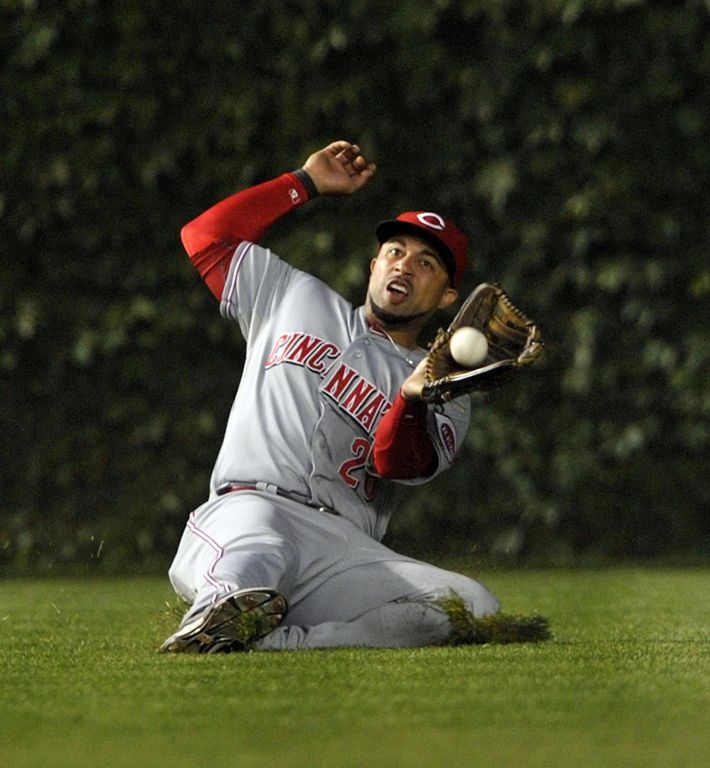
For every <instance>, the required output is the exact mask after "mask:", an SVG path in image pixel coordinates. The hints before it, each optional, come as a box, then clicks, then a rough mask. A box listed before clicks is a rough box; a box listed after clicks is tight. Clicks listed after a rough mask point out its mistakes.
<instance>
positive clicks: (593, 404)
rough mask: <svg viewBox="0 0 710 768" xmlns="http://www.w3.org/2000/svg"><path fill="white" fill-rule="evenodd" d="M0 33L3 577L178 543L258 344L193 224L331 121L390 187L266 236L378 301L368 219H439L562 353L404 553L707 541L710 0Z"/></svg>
mask: <svg viewBox="0 0 710 768" xmlns="http://www.w3.org/2000/svg"><path fill="white" fill-rule="evenodd" d="M0 44H1V45H0V51H1V52H2V53H1V54H0V55H1V56H2V66H1V67H0V92H1V93H2V104H3V118H2V120H1V121H0V146H2V151H1V152H0V226H1V229H0V233H1V234H2V238H1V241H0V242H2V249H3V252H2V259H1V261H0V387H1V390H0V391H1V392H2V399H1V400H0V423H1V425H2V429H0V450H1V452H2V453H1V457H2V465H1V466H0V504H1V505H2V506H1V507H0V566H2V567H5V568H13V569H16V570H39V571H46V570H51V569H53V568H59V567H60V566H61V567H67V566H72V565H80V566H81V567H84V566H87V565H88V566H89V567H91V566H93V565H96V566H98V567H102V568H105V569H108V570H119V569H123V568H127V567H141V568H153V567H156V566H160V567H162V566H163V565H164V564H165V562H166V561H167V559H168V558H169V557H170V555H171V554H172V551H173V550H174V548H175V546H176V543H177V539H178V537H179V534H180V531H181V529H182V525H183V521H184V519H185V516H186V514H187V512H188V511H189V509H190V508H191V507H193V506H195V505H196V504H198V503H200V502H201V501H202V500H203V499H204V498H205V496H206V491H207V483H208V478H209V472H210V468H211V463H212V461H213V459H214V456H215V454H216V451H217V448H218V446H219V441H220V436H221V430H222V427H223V424H224V421H225V418H226V415H227V412H228V409H229V406H230V403H231V400H232V397H233V393H234V390H235V388H236V385H237V383H238V380H239V374H240V370H241V363H242V356H243V344H242V342H241V340H240V339H239V338H238V336H237V334H236V333H235V331H234V329H232V328H231V327H228V326H226V325H225V323H224V322H223V321H222V320H221V319H220V317H219V315H218V312H217V308H216V304H215V302H214V300H213V299H212V297H211V295H210V294H209V292H208V291H207V289H206V288H205V287H204V286H203V285H202V284H201V282H200V280H199V278H198V276H197V275H196V273H194V272H193V271H192V268H191V267H190V265H189V263H188V262H187V259H186V258H185V257H184V255H183V253H182V249H181V246H180V242H179V230H180V227H181V226H182V224H183V223H185V222H186V221H187V220H189V219H190V218H191V217H193V216H194V215H196V214H197V213H199V212H200V211H201V210H202V209H204V208H205V207H207V206H208V205H210V204H211V203H212V202H214V201H216V200H217V199H219V198H221V197H223V196H225V195H226V194H228V193H230V192H231V191H233V190H235V189H237V188H241V187H243V186H245V185H248V184H251V183H254V182H256V181H259V180H262V179H264V178H268V177H270V176H273V175H276V174H278V173H280V172H281V171H283V170H287V169H290V168H292V167H294V166H296V165H298V164H300V163H301V162H302V161H303V160H304V159H305V157H306V156H307V155H308V153H309V152H310V151H312V150H313V149H315V148H317V147H319V146H322V145H323V144H325V143H326V142H327V141H329V140H331V139H333V138H340V137H344V138H352V139H354V140H357V141H358V142H360V143H361V145H362V146H363V148H364V149H365V150H366V152H367V154H368V155H369V156H371V157H372V159H373V160H375V161H376V162H377V163H378V166H379V169H380V170H379V173H378V176H377V177H376V179H375V180H374V181H373V182H372V184H370V185H369V186H368V187H367V188H366V190H365V191H363V192H362V193H361V194H360V195H358V196H356V197H354V198H350V199H347V200H338V201H332V200H321V201H318V202H317V203H315V204H313V205H312V206H310V207H309V208H308V209H304V210H301V211H299V212H298V213H297V214H295V215H294V216H293V217H292V218H291V219H290V220H287V221H285V222H282V223H280V224H279V225H278V226H276V227H275V228H274V230H273V231H272V232H271V233H270V235H269V237H268V242H269V244H270V245H272V246H273V247H274V248H275V249H276V250H277V251H278V252H279V253H281V254H283V255H285V256H287V257H288V258H289V259H290V260H291V261H292V262H293V263H295V264H297V265H299V266H303V267H306V268H308V269H312V270H314V271H317V272H318V273H319V274H320V275H322V276H323V277H324V278H325V279H326V280H328V281H329V282H330V283H331V284H333V285H334V286H335V287H336V288H338V289H339V290H341V291H343V292H344V293H345V294H346V295H347V296H348V297H349V298H350V299H352V300H353V301H359V300H360V298H361V296H362V291H363V286H364V275H365V268H366V262H367V260H368V258H369V257H370V255H371V254H372V252H373V247H374V245H373V242H374V237H373V227H374V224H375V223H376V222H377V221H379V220H380V219H381V218H384V217H387V216H389V215H391V214H393V213H396V212H397V211H399V210H402V209H407V208H418V207H423V208H433V209H441V210H443V211H445V212H448V213H450V214H451V215H453V216H454V217H456V218H458V219H459V220H460V221H461V223H462V224H463V225H464V226H465V227H466V228H467V229H468V230H469V232H470V234H471V236H472V243H473V248H472V252H473V270H472V273H471V275H470V277H469V280H468V282H467V284H466V285H465V286H464V289H465V290H468V289H469V288H471V287H472V286H473V285H474V284H475V283H476V282H480V281H482V280H498V281H500V282H501V283H503V284H504V285H505V287H506V289H507V290H508V291H509V292H510V293H511V295H512V296H513V298H514V299H515V300H516V301H517V302H518V303H519V304H520V305H521V306H522V307H524V309H525V310H526V312H528V313H529V314H530V315H531V316H533V317H534V318H536V319H537V320H539V321H540V322H541V323H542V325H543V327H544V329H545V334H546V337H547V342H548V344H547V351H546V353H545V356H544V358H543V361H542V362H541V363H539V364H536V366H535V367H534V369H532V370H531V371H530V372H529V374H527V375H526V376H524V377H521V380H520V381H519V382H515V383H514V384H513V385H511V386H510V387H509V388H507V389H506V390H503V391H501V392H499V393H497V394H496V395H495V396H493V397H492V398H491V399H490V400H488V401H482V402H480V403H477V404H476V408H475V414H474V422H473V427H472V430H471V433H470V436H469V440H468V442H467V445H466V446H465V449H464V453H463V455H462V457H461V460H460V461H459V465H458V467H457V468H456V469H455V471H454V472H453V473H449V474H448V475H447V476H446V478H442V479H441V480H439V481H437V482H435V483H433V484H431V485H430V486H427V487H425V488H422V489H421V490H420V491H419V492H418V493H417V495H416V497H415V499H414V500H413V501H412V502H411V503H409V504H408V505H406V507H405V508H403V510H402V513H401V514H400V515H399V516H398V517H397V518H396V519H395V521H394V523H393V527H392V531H391V536H390V538H391V541H392V543H393V544H396V545H397V546H400V547H404V548H407V549H408V550H410V551H418V552H420V553H424V552H425V551H426V549H427V548H431V549H434V550H437V549H438V550H444V549H451V548H455V549H457V550H459V551H462V552H464V553H471V552H473V553H475V554H477V555H479V556H484V555H485V556H490V557H493V558H508V559H520V558H533V559H536V560H549V561H556V562H559V561H564V562H573V561H575V560H577V559H578V558H580V557H600V556H603V557H612V558H616V557H623V556H629V555H630V556H635V557H647V556H659V555H662V556H681V555H682V556H707V554H708V543H709V542H710V515H709V509H708V508H709V506H710V488H709V485H708V479H707V475H708V471H707V467H708V457H709V450H708V449H709V447H710V445H709V442H710V441H709V436H710V425H709V424H708V409H709V395H708V393H709V389H708V378H709V374H710V337H709V334H708V323H707V314H708V313H707V307H708V297H709V296H710V266H709V262H708V243H709V241H710V238H709V237H708V234H709V233H708V227H709V224H708V222H709V221H710V218H709V217H708V211H709V210H710V205H709V203H710V199H709V198H710V195H709V194H708V185H707V183H706V180H707V179H708V178H710V144H709V143H708V141H707V128H706V127H707V125H708V124H710V114H709V113H710V85H709V84H710V12H709V11H708V9H707V5H706V4H705V3H703V2H701V0H687V1H686V2H682V3H659V2H643V1H638V2H633V1H630V0H627V1H624V0H616V2H611V1H603V0H586V2H585V1H584V0H545V1H544V2H541V1H539V0H529V2H525V3H520V2H516V3H513V2H510V1H507V0H504V1H502V2H501V0H467V1H466V0H464V1H463V2H459V3H452V2H446V1H445V0H441V1H439V2H423V0H422V1H421V2H420V1H418V0H417V1H416V2H413V1H412V0H406V1H405V0H401V1H398V2H392V3H376V2H374V0H353V1H352V2H350V3H347V4H343V3H336V2H335V1H334V0H326V1H325V2H324V1H323V0H319V2H315V1H311V0H302V1H301V2H295V0H261V1H260V2H258V3H257V2H245V3H221V2H220V3H213V4H207V5H204V4H199V3H194V2H191V1H190V2H187V0H178V1H177V2H175V3H173V4H172V5H171V6H170V7H167V6H165V4H158V3H154V2H151V1H150V0H149V1H148V2H141V3H138V2H135V1H134V0H127V2H122V3H110V2H107V1H106V0H93V1H92V0H71V1H70V2H65V3H42V4H40V3H36V2H33V1H31V0H30V1H27V2H18V1H15V2H12V1H10V0H6V2H4V3H3V4H2V24H1V25H0ZM255 406H256V404H255Z"/></svg>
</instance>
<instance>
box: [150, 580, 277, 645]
mask: <svg viewBox="0 0 710 768" xmlns="http://www.w3.org/2000/svg"><path fill="white" fill-rule="evenodd" d="M287 610H288V603H287V602H286V598H285V597H284V596H283V595H282V594H281V593H280V592H276V591H275V590H273V589H262V588H252V589H239V590H237V591H236V592H231V593H230V594H228V595H226V596H225V597H223V598H221V599H220V600H218V601H217V602H216V603H214V604H213V605H211V606H209V607H208V608H206V609H205V610H204V611H202V613H200V614H199V615H198V616H195V617H194V618H193V619H191V620H190V621H188V622H187V623H186V624H185V625H184V626H181V627H180V628H179V629H178V631H177V632H175V634H173V635H170V637H169V638H168V639H167V640H166V641H165V642H164V643H163V644H162V645H161V646H160V653H231V652H232V651H241V650H243V649H244V648H246V647H247V646H248V645H249V644H250V643H253V642H254V641H255V640H259V639H260V638H262V637H264V635H268V634H269V632H271V630H272V629H275V628H276V627H278V625H279V624H280V623H281V622H282V621H283V620H284V617H285V616H286V612H287Z"/></svg>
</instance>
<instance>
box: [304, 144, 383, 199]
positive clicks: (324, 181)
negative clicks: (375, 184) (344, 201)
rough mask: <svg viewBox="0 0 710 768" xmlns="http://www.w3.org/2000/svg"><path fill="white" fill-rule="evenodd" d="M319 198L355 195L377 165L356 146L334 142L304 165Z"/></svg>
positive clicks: (313, 155) (314, 154)
mask: <svg viewBox="0 0 710 768" xmlns="http://www.w3.org/2000/svg"><path fill="white" fill-rule="evenodd" d="M303 170H304V171H306V172H307V173H308V174H309V176H310V177H311V178H312V179H313V183H314V184H315V185H316V189H317V190H318V192H319V193H320V194H321V195H331V196H336V197H337V196H341V195H351V194H352V193H353V192H357V190H358V189H361V188H362V187H363V186H364V185H365V184H367V182H368V181H369V180H370V179H371V178H372V176H373V175H374V173H375V171H376V170H377V166H376V165H375V164H374V163H369V162H368V161H367V160H366V159H365V157H364V156H363V154H362V153H361V151H360V147H359V146H358V145H357V144H352V143H351V142H349V141H334V142H332V143H331V144H328V146H327V147H324V148H323V149H320V150H318V152H314V153H313V154H312V155H311V156H310V157H309V158H308V160H306V162H305V164H304V165H303Z"/></svg>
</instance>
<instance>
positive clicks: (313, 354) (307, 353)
mask: <svg viewBox="0 0 710 768" xmlns="http://www.w3.org/2000/svg"><path fill="white" fill-rule="evenodd" d="M340 354H341V351H340V349H339V348H338V347H337V346H335V344H333V343H331V342H329V341H324V340H323V339H321V338H319V337H318V336H313V335H312V334H310V333H304V332H303V331H293V332H291V333H284V334H281V335H280V336H279V337H278V338H277V339H276V341H275V343H274V346H273V348H272V349H271V352H269V354H268V355H267V357H266V360H265V361H264V368H267V369H268V368H273V367H274V366H276V365H281V364H283V363H290V364H293V365H298V366H301V367H305V368H308V369H309V370H310V371H313V372H314V373H317V374H318V375H320V376H321V377H322V378H324V380H325V383H324V385H323V388H322V392H323V394H325V395H327V396H328V397H329V398H330V399H331V400H333V402H334V403H335V404H336V405H337V407H338V408H339V409H340V410H341V411H343V412H344V413H346V414H347V415H348V416H349V417H350V418H352V419H353V420H354V421H355V422H356V423H357V424H359V425H360V426H361V427H362V428H363V429H364V430H365V432H367V433H368V434H370V435H371V434H372V433H373V432H374V429H375V427H376V426H377V423H378V421H379V419H380V418H381V416H382V415H383V414H384V413H385V412H386V411H387V409H388V408H389V407H390V406H391V403H390V401H389V400H388V399H387V396H386V395H385V393H384V392H382V391H380V390H379V389H377V387H376V386H375V385H374V384H373V383H372V382H370V381H368V380H367V379H366V378H365V377H364V376H362V375H361V374H360V373H358V371H356V370H355V369H354V368H351V367H350V366H349V365H346V364H345V363H343V362H340V363H337V364H331V362H332V361H333V360H336V359H337V358H338V357H339V356H340Z"/></svg>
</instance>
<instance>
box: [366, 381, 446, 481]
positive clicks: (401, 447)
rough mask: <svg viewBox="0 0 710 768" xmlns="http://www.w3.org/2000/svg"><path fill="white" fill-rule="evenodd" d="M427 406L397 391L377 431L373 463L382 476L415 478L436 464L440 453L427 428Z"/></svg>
mask: <svg viewBox="0 0 710 768" xmlns="http://www.w3.org/2000/svg"><path fill="white" fill-rule="evenodd" d="M426 417H427V406H426V403H422V402H420V401H418V400H405V399H404V397H402V394H401V392H400V393H398V394H397V396H396V397H395V399H394V402H393V403H392V407H391V408H390V409H389V411H387V413H386V414H385V415H384V416H383V417H382V419H381V420H380V423H379V424H378V426H377V430H376V431H375V439H374V442H373V450H372V463H373V467H374V469H375V472H376V473H377V474H378V475H379V476H380V477H386V478H389V479H392V480H411V479H413V478H415V477H426V476H427V475H430V474H432V473H433V471H434V469H435V467H436V464H435V462H436V453H435V451H434V446H433V445H432V442H431V440H430V438H429V435H428V433H427V428H426Z"/></svg>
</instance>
